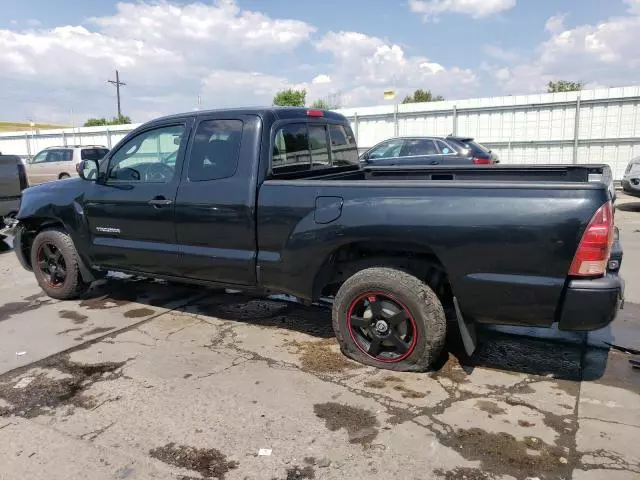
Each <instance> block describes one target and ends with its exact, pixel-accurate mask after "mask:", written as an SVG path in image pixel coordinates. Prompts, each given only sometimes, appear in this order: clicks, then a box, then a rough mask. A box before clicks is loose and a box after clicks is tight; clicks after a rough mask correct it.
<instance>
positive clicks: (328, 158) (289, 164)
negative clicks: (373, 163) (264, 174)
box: [271, 122, 360, 176]
mask: <svg viewBox="0 0 640 480" xmlns="http://www.w3.org/2000/svg"><path fill="white" fill-rule="evenodd" d="M359 163H360V161H359V159H358V148H357V146H356V142H355V137H354V135H353V132H352V130H351V128H350V127H349V126H347V125H341V124H330V123H317V122H314V123H307V122H294V123H289V124H285V125H283V126H282V127H280V128H279V129H278V130H277V131H276V134H275V138H274V142H273V151H272V156H271V173H272V174H273V175H274V176H278V175H284V174H290V173H298V172H308V171H311V170H319V169H331V168H335V167H345V166H357V165H359Z"/></svg>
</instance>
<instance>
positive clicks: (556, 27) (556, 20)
mask: <svg viewBox="0 0 640 480" xmlns="http://www.w3.org/2000/svg"><path fill="white" fill-rule="evenodd" d="M565 18H567V14H566V13H560V14H558V15H554V16H553V17H550V18H549V19H548V20H547V23H545V25H544V29H545V30H546V31H547V32H550V33H559V32H562V31H564V30H565V28H566V27H565V25H564V19H565Z"/></svg>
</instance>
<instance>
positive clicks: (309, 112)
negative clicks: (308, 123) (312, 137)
mask: <svg viewBox="0 0 640 480" xmlns="http://www.w3.org/2000/svg"><path fill="white" fill-rule="evenodd" d="M307 117H324V112H323V111H322V110H318V109H316V108H313V109H311V110H307Z"/></svg>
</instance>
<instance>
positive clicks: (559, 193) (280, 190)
mask: <svg viewBox="0 0 640 480" xmlns="http://www.w3.org/2000/svg"><path fill="white" fill-rule="evenodd" d="M607 169H608V167H607V166H604V165H588V166H540V167H528V166H527V167H520V166H504V165H501V166H495V167H494V166H491V167H485V166H478V167H452V166H447V167H409V168H401V167H395V166H394V167H373V168H366V169H363V170H356V171H344V172H337V173H333V174H330V175H322V174H316V175H310V176H306V177H305V178H299V179H291V178H290V179H273V180H266V181H265V182H263V183H262V185H261V186H260V188H259V193H258V209H257V212H258V228H257V231H258V264H259V265H260V268H261V275H262V281H263V282H264V283H265V285H266V286H267V287H274V288H275V287H280V288H281V287H282V286H283V285H285V286H287V289H288V293H292V294H294V295H298V296H301V297H309V296H311V293H310V292H311V291H312V290H313V285H312V284H313V282H314V281H315V279H314V278H313V277H310V276H309V274H308V272H315V271H319V270H320V269H321V265H322V263H323V262H325V261H326V260H327V258H329V257H330V255H331V254H332V252H335V251H337V250H339V249H340V248H343V246H344V245H345V244H348V245H353V244H355V245H360V244H361V243H365V244H366V246H365V247H362V248H365V249H366V248H371V249H380V250H384V249H392V250H395V251H397V252H400V253H399V254H400V255H402V253H401V252H403V251H407V252H416V251H418V252H420V251H422V252H424V254H425V255H433V256H434V257H435V258H437V259H438V261H440V262H442V264H443V266H444V268H445V270H446V271H447V274H448V276H449V280H450V282H451V285H452V287H453V289H454V293H455V294H456V296H458V298H459V300H460V304H461V308H462V309H463V311H464V312H466V313H467V314H468V315H470V316H471V317H473V318H474V319H475V320H476V321H479V322H485V321H486V322H490V323H507V324H509V323H514V324H522V323H524V324H529V325H538V326H549V325H551V324H552V323H553V322H554V321H557V316H556V313H557V311H556V309H557V307H558V305H560V303H561V299H562V295H563V291H564V289H565V286H566V282H567V280H568V271H569V267H570V264H571V261H572V259H573V255H574V254H575V252H576V249H577V247H578V243H579V241H580V238H581V236H582V232H583V231H584V229H585V228H586V226H587V224H588V223H589V221H590V219H591V218H592V216H593V215H594V214H595V212H596V210H597V209H598V208H599V207H601V206H602V205H603V204H604V203H606V202H607V201H608V200H610V199H611V196H610V193H609V192H608V186H607V184H606V179H607ZM358 248H360V247H358Z"/></svg>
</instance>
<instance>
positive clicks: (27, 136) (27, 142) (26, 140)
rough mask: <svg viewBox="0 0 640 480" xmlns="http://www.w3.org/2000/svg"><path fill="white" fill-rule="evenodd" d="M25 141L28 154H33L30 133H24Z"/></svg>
mask: <svg viewBox="0 0 640 480" xmlns="http://www.w3.org/2000/svg"><path fill="white" fill-rule="evenodd" d="M24 142H25V143H26V144H27V155H29V156H31V145H29V134H28V133H25V134H24Z"/></svg>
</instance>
